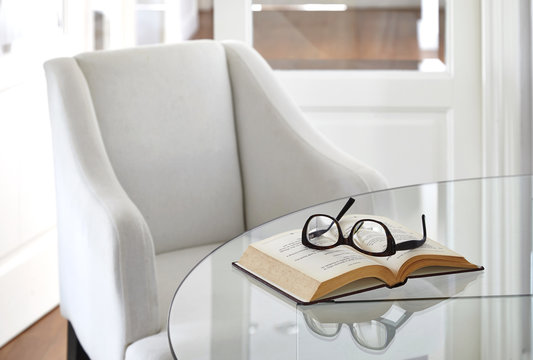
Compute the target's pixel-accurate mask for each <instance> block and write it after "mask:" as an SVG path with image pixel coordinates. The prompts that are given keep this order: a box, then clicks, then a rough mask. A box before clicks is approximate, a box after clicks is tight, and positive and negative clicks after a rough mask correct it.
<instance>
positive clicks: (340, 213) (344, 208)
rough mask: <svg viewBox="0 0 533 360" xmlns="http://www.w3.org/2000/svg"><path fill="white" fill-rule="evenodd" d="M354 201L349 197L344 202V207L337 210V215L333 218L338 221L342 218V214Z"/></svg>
mask: <svg viewBox="0 0 533 360" xmlns="http://www.w3.org/2000/svg"><path fill="white" fill-rule="evenodd" d="M354 202H355V199H354V198H352V197H351V198H349V199H348V201H347V202H346V204H345V205H344V207H343V208H342V209H341V211H340V212H339V214H338V215H337V217H336V218H335V219H336V220H337V221H339V220H340V219H342V217H343V216H344V214H346V212H347V211H348V210H350V208H351V207H352V205H353V203H354Z"/></svg>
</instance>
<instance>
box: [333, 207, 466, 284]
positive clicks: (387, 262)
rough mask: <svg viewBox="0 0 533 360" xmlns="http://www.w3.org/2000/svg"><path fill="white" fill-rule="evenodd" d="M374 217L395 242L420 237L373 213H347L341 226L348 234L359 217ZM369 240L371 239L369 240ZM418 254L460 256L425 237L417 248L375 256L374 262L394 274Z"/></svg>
mask: <svg viewBox="0 0 533 360" xmlns="http://www.w3.org/2000/svg"><path fill="white" fill-rule="evenodd" d="M363 218H365V219H375V220H379V221H381V222H383V223H384V224H385V225H387V227H388V228H389V230H390V232H391V234H392V236H394V240H395V241H396V243H400V242H403V241H407V240H419V239H422V234H421V233H417V232H415V231H413V230H410V229H408V228H406V227H405V226H403V225H401V224H398V223H396V222H394V221H392V220H391V219H388V218H385V217H381V216H373V215H349V216H347V217H346V218H345V219H343V221H341V226H342V228H343V231H344V232H345V233H347V234H348V235H349V232H350V231H351V227H353V224H355V223H356V222H357V221H358V220H360V219H363ZM420 230H422V220H420ZM369 241H371V239H370V240H369ZM418 255H441V256H458V257H462V256H461V255H459V254H458V253H456V252H454V251H452V250H450V249H448V248H447V247H445V246H444V245H442V244H439V243H438V242H436V241H434V240H431V239H429V238H427V239H426V242H425V243H424V245H422V246H420V247H419V248H416V249H412V250H406V251H398V252H397V253H396V254H394V255H392V256H388V257H376V260H375V261H376V262H378V263H380V264H381V265H383V266H386V267H387V268H389V269H390V270H392V271H393V272H394V273H395V274H396V273H398V271H399V269H400V267H401V266H402V264H403V263H405V262H406V261H407V260H409V259H410V258H412V257H414V256H418Z"/></svg>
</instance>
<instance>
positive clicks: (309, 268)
mask: <svg viewBox="0 0 533 360" xmlns="http://www.w3.org/2000/svg"><path fill="white" fill-rule="evenodd" d="M301 235H302V233H301V230H293V231H288V232H285V233H282V234H279V235H276V236H273V237H271V238H268V239H265V240H262V241H259V242H256V243H253V244H251V246H253V247H255V248H256V249H258V250H259V251H261V252H263V253H266V254H268V255H270V256H271V257H273V258H275V259H277V260H279V261H281V262H283V263H285V264H287V265H289V266H290V267H293V268H295V269H297V270H299V271H301V272H302V273H305V274H306V275H308V276H311V277H312V278H314V279H316V280H318V281H320V282H323V281H326V280H329V279H331V278H334V277H336V276H339V275H341V274H344V273H346V272H348V271H350V270H354V269H357V268H360V267H364V266H368V265H379V264H378V263H377V262H376V261H375V260H374V259H371V258H369V257H368V256H366V255H364V254H361V253H359V252H358V251H356V250H355V249H353V248H351V247H349V246H346V245H341V246H337V247H335V248H333V249H330V250H314V249H310V248H308V247H306V246H304V245H303V244H302V240H301Z"/></svg>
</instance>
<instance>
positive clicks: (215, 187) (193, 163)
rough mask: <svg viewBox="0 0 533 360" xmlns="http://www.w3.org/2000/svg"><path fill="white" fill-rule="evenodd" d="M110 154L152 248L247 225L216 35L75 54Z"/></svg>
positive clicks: (207, 239) (229, 233) (226, 235)
mask: <svg viewBox="0 0 533 360" xmlns="http://www.w3.org/2000/svg"><path fill="white" fill-rule="evenodd" d="M75 59H76V61H77V64H78V66H79V68H80V69H81V71H82V73H83V75H84V77H85V79H86V82H87V86H88V89H89V91H90V94H91V98H92V101H93V105H94V110H95V113H96V118H97V121H98V126H99V129H100V132H101V136H102V139H103V142H104V144H105V148H106V151H107V155H108V157H109V160H110V162H111V164H112V166H113V169H114V171H115V174H116V176H117V178H118V180H119V182H120V183H121V185H122V187H123V188H124V189H125V191H126V193H127V194H128V196H129V197H130V198H131V199H132V201H133V202H134V203H135V204H136V206H137V207H138V208H139V210H140V211H141V213H142V214H143V216H144V217H145V219H146V222H147V224H148V226H149V228H150V231H151V233H152V237H153V239H154V245H155V250H156V253H160V252H164V251H169V250H175V249H177V248H183V247H190V246H195V245H200V244H205V243H212V242H214V241H223V240H227V239H230V238H232V237H233V236H235V235H237V234H238V233H240V232H242V231H243V230H244V218H243V195H242V184H241V176H240V169H239V158H238V150H237V140H236V134H235V124H234V116H233V105H232V93H231V85H230V80H229V77H228V69H227V64H226V57H225V52H224V48H223V46H222V45H220V44H218V43H215V42H196V43H185V44H181V45H180V46H172V47H165V46H163V47H142V48H134V49H128V50H120V51H111V52H93V53H87V54H82V55H79V56H77V57H76V58H75Z"/></svg>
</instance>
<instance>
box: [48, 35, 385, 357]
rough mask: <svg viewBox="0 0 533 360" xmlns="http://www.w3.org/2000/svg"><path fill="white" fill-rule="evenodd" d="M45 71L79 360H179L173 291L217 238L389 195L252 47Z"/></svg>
mask: <svg viewBox="0 0 533 360" xmlns="http://www.w3.org/2000/svg"><path fill="white" fill-rule="evenodd" d="M45 70H46V75H47V80H48V94H49V103H50V113H51V118H52V129H53V143H54V156H55V168H56V183H57V208H58V229H59V261H60V264H59V265H60V284H61V312H62V314H63V315H64V316H65V317H66V318H67V319H68V321H69V356H71V357H78V358H80V357H83V356H84V355H83V352H82V348H81V347H80V346H79V344H81V346H82V347H83V349H84V350H85V352H86V353H87V354H88V355H89V357H90V358H93V359H122V358H128V359H133V358H135V359H147V358H150V359H154V358H165V357H170V352H169V350H168V344H167V343H166V336H165V333H164V331H165V329H166V323H165V321H166V314H167V311H168V306H169V304H170V299H171V296H172V294H173V291H174V289H176V287H177V285H178V283H179V282H180V281H181V280H182V279H183V277H184V276H186V274H187V272H188V271H189V270H190V268H191V267H192V266H193V265H194V264H195V263H196V262H197V261H199V260H200V259H201V258H202V257H204V256H205V255H207V253H208V252H209V251H210V250H212V249H214V247H215V246H216V244H217V243H220V242H223V241H226V240H229V239H231V238H232V237H234V236H236V235H237V234H239V233H241V232H243V231H245V230H246V229H249V228H251V227H254V226H256V225H259V224H261V223H263V222H265V221H267V220H270V219H272V218H274V217H277V216H280V215H283V214H286V213H288V212H291V211H293V210H296V209H300V208H303V207H305V206H308V205H311V204H314V203H318V202H322V201H326V200H329V199H333V198H339V197H342V196H347V195H350V194H356V193H362V192H367V191H370V190H375V189H378V188H384V187H385V183H384V181H383V179H382V177H381V176H380V175H379V174H378V173H376V172H375V171H374V170H372V169H371V168H369V167H367V166H365V165H363V164H361V163H360V162H358V161H356V160H354V159H352V158H350V157H349V156H347V155H345V154H344V153H342V152H340V151H339V150H337V149H336V148H335V147H333V146H332V145H331V144H330V143H329V142H328V141H326V140H325V139H324V138H323V137H322V136H321V135H320V134H318V133H317V132H316V131H315V130H314V129H313V128H312V127H311V126H310V125H309V124H308V123H307V121H306V120H305V119H304V117H303V115H302V113H301V112H300V110H299V109H298V107H297V106H296V105H295V104H294V103H293V102H292V101H291V100H290V99H289V97H288V96H287V95H286V93H285V92H284V91H283V89H282V88H281V87H280V85H279V83H278V82H277V80H276V78H275V76H274V74H273V72H272V70H271V69H270V68H269V66H268V65H267V64H266V62H265V61H264V60H263V59H262V58H261V57H260V56H259V55H258V54H257V53H256V52H255V51H254V50H252V49H251V48H249V47H247V46H246V45H244V44H241V43H235V42H223V43H219V42H214V41H197V42H188V43H182V44H176V45H164V46H150V47H142V48H135V49H128V50H117V51H104V52H94V53H87V54H82V55H79V56H76V57H73V58H61V59H55V60H52V61H49V62H47V63H46V64H45ZM207 220H208V221H209V224H210V226H206V221H207ZM154 344H156V345H157V344H161V346H156V345H154ZM154 347H157V348H158V350H154Z"/></svg>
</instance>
